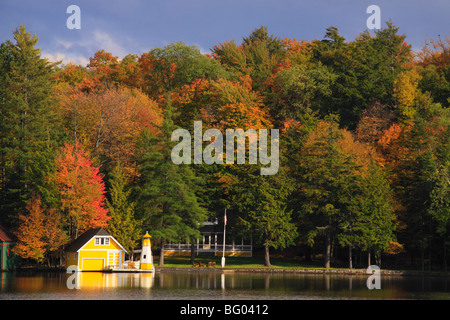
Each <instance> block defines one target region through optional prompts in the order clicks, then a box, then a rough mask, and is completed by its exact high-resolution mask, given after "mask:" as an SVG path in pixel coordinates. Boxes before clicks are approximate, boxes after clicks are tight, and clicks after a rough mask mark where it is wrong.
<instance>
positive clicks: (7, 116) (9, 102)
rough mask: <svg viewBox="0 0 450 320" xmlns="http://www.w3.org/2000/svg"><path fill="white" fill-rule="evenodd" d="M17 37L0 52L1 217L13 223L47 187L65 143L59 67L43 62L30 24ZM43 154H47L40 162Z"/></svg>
mask: <svg viewBox="0 0 450 320" xmlns="http://www.w3.org/2000/svg"><path fill="white" fill-rule="evenodd" d="M14 39H15V43H12V42H10V41H7V42H5V43H3V44H2V45H1V48H0V70H1V72H0V73H1V75H0V83H1V85H0V87H1V89H0V95H1V96H0V119H1V120H0V121H1V123H0V135H1V137H0V149H1V150H0V152H1V159H0V161H1V167H2V177H1V186H0V198H1V201H0V203H1V204H0V215H1V218H0V219H1V220H7V222H8V223H14V222H16V221H17V220H16V219H17V215H18V213H19V212H23V211H24V208H25V204H26V203H27V202H28V201H29V199H30V195H31V194H32V193H33V192H38V191H41V190H39V189H41V188H46V185H45V181H44V179H43V177H45V176H46V175H48V173H49V171H51V169H52V166H51V163H52V161H54V157H55V147H56V143H57V142H58V140H59V138H58V125H57V121H56V119H55V115H54V114H53V112H52V109H51V105H50V97H51V84H52V80H51V76H52V75H53V72H54V71H53V70H54V68H53V67H54V64H50V63H49V62H48V61H47V60H46V59H42V58H41V56H40V49H38V48H35V46H36V44H37V41H38V38H37V37H36V35H34V36H32V35H31V34H30V33H29V32H27V31H26V29H25V27H24V26H22V25H21V26H20V27H19V28H18V29H16V30H15V31H14ZM42 153H45V154H46V155H47V156H46V157H40V158H39V159H38V156H39V154H42ZM38 162H40V163H39V164H38ZM39 171H41V172H39ZM44 200H45V199H44Z"/></svg>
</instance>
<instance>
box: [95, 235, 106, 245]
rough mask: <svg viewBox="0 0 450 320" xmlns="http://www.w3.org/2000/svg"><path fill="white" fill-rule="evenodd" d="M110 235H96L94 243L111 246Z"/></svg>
mask: <svg viewBox="0 0 450 320" xmlns="http://www.w3.org/2000/svg"><path fill="white" fill-rule="evenodd" d="M109 243H110V241H109V237H95V239H94V244H95V245H96V246H109Z"/></svg>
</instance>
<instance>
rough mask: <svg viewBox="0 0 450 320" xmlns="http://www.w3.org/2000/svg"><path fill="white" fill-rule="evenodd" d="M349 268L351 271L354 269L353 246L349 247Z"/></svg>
mask: <svg viewBox="0 0 450 320" xmlns="http://www.w3.org/2000/svg"><path fill="white" fill-rule="evenodd" d="M348 267H349V268H350V270H352V269H353V263H352V246H349V247H348Z"/></svg>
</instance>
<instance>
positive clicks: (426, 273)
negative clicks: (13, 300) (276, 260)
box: [0, 266, 450, 278]
mask: <svg viewBox="0 0 450 320" xmlns="http://www.w3.org/2000/svg"><path fill="white" fill-rule="evenodd" d="M15 272H19V273H20V272H61V273H66V272H67V271H66V269H64V268H20V269H14V270H0V274H1V273H15ZM87 272H90V271H87ZM101 272H105V273H106V272H110V270H105V271H101ZM156 272H161V273H164V272H167V273H169V272H185V273H186V272H187V273H232V274H234V273H239V274H244V273H261V274H263V273H266V274H305V275H308V274H309V275H314V274H315V275H343V276H352V275H364V276H366V275H369V274H370V273H367V270H366V269H352V270H350V269H333V268H330V269H325V268H273V267H260V268H258V267H255V268H253V267H244V268H221V267H204V268H202V267H159V266H155V270H154V272H152V273H156ZM129 273H133V271H131V270H130V272H129ZM136 273H138V272H136ZM380 275H382V276H401V277H403V276H415V277H441V278H445V277H450V272H447V273H446V272H444V271H432V272H430V271H418V270H390V269H385V270H383V269H381V270H380Z"/></svg>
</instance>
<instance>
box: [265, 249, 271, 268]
mask: <svg viewBox="0 0 450 320" xmlns="http://www.w3.org/2000/svg"><path fill="white" fill-rule="evenodd" d="M264 265H265V266H266V267H271V266H272V265H271V264H270V254H269V246H266V247H265V252H264Z"/></svg>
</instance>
